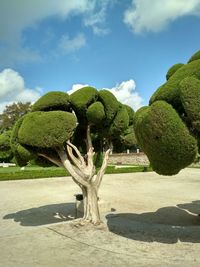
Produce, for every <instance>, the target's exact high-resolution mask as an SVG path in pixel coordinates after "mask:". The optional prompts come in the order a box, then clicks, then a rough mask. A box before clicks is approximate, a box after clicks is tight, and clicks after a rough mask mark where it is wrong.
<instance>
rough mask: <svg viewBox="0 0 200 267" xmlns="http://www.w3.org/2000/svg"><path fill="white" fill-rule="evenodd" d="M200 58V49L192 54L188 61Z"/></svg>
mask: <svg viewBox="0 0 200 267" xmlns="http://www.w3.org/2000/svg"><path fill="white" fill-rule="evenodd" d="M199 59H200V50H199V51H197V52H196V53H195V54H194V55H192V56H191V58H190V59H189V60H188V63H190V62H192V61H195V60H199Z"/></svg>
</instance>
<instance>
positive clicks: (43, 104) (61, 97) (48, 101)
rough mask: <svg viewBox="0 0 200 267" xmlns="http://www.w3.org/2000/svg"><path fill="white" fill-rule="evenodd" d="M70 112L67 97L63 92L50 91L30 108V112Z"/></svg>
mask: <svg viewBox="0 0 200 267" xmlns="http://www.w3.org/2000/svg"><path fill="white" fill-rule="evenodd" d="M51 110H63V111H70V103H69V95H68V94H67V93H64V92H57V91H52V92H49V93H47V94H45V95H43V96H42V97H40V99H39V100H38V101H36V102H35V104H34V105H33V107H32V111H51Z"/></svg>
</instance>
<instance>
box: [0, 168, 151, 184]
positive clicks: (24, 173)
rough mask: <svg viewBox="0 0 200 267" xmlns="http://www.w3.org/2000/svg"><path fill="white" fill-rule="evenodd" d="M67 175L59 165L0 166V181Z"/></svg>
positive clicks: (118, 170) (109, 170)
mask: <svg viewBox="0 0 200 267" xmlns="http://www.w3.org/2000/svg"><path fill="white" fill-rule="evenodd" d="M142 171H151V168H149V167H148V168H146V169H144V166H128V167H123V166H121V167H118V168H115V166H108V167H107V169H106V173H107V174H111V173H131V172H142ZM62 176H69V173H68V172H67V171H65V170H64V169H63V168H59V167H46V168H42V167H25V168H24V170H22V169H21V168H20V167H7V168H0V181H6V180H20V179H37V178H50V177H62Z"/></svg>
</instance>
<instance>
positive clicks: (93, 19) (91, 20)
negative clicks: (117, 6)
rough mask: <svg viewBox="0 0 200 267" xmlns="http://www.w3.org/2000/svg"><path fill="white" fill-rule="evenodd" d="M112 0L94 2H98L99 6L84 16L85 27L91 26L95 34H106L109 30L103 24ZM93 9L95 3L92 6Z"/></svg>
mask: <svg viewBox="0 0 200 267" xmlns="http://www.w3.org/2000/svg"><path fill="white" fill-rule="evenodd" d="M113 2H114V1H113V0H112V1H110V0H98V1H96V4H97V3H98V4H99V8H98V10H97V11H96V12H91V13H89V14H88V15H87V16H85V18H84V25H85V26H87V27H91V28H92V30H93V33H94V34H96V35H106V34H108V33H109V32H110V30H109V29H108V28H106V27H104V26H103V25H104V24H105V21H106V15H107V9H108V6H109V5H110V4H112V3H113ZM93 9H95V5H94V7H93Z"/></svg>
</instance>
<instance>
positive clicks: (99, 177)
mask: <svg viewBox="0 0 200 267" xmlns="http://www.w3.org/2000/svg"><path fill="white" fill-rule="evenodd" d="M110 151H111V149H108V150H107V151H106V153H105V156H104V159H103V163H102V166H101V169H100V170H99V171H98V173H97V176H96V179H95V180H94V185H95V187H96V188H97V190H98V188H99V186H100V184H101V181H102V178H103V175H104V173H105V171H106V168H107V165H108V159H109V154H110Z"/></svg>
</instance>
